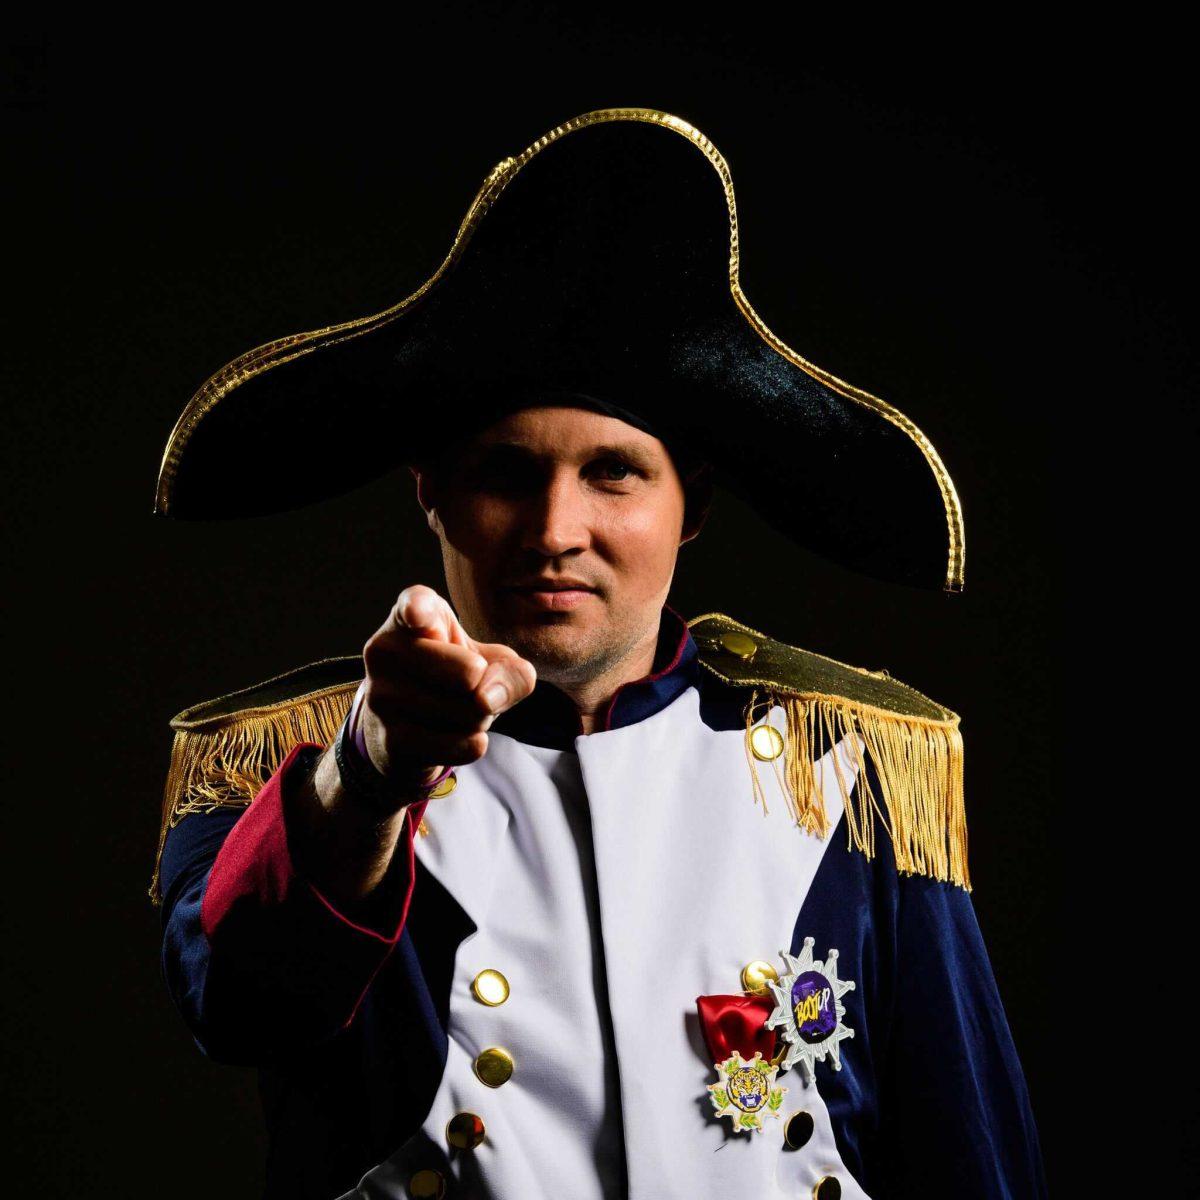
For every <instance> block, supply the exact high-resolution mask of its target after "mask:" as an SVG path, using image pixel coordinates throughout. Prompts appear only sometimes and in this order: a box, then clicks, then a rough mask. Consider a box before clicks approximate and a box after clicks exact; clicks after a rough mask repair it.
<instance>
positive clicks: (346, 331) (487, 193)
mask: <svg viewBox="0 0 1200 1200" xmlns="http://www.w3.org/2000/svg"><path fill="white" fill-rule="evenodd" d="M605 121H643V122H646V123H648V124H653V125H661V126H663V127H664V128H667V129H672V130H674V131H675V132H676V133H678V134H680V135H681V136H683V137H685V138H687V139H688V140H689V141H691V142H692V143H693V144H694V145H695V146H696V147H697V148H698V149H699V150H700V151H701V152H702V153H703V154H704V155H705V157H706V158H707V159H708V160H709V162H710V163H712V165H713V168H714V169H715V170H716V172H717V174H718V175H719V176H720V178H721V184H722V186H723V187H724V189H725V200H726V203H727V205H728V208H729V287H730V291H731V293H732V295H733V299H734V302H735V303H736V304H737V306H738V308H739V309H740V310H741V312H742V315H743V316H744V317H745V318H746V320H747V321H748V322H749V323H750V325H751V327H752V328H753V329H754V331H755V332H756V333H757V334H758V335H759V336H760V337H761V338H762V339H763V340H764V341H765V342H766V343H767V345H769V346H770V347H771V349H773V350H774V351H775V352H776V353H777V354H780V355H782V356H783V357H784V358H786V359H787V360H788V362H790V363H792V364H793V365H794V366H796V367H799V368H800V369H801V370H802V371H804V372H806V373H807V374H809V375H811V376H812V377H813V378H814V379H816V380H818V381H819V382H821V383H822V384H824V385H825V386H826V387H827V388H829V389H831V390H832V391H834V392H837V393H838V395H840V396H843V397H845V398H846V399H848V400H853V401H854V402H855V403H856V404H861V405H862V406H863V407H864V408H869V409H871V410H872V411H873V412H875V413H877V414H878V415H879V416H881V417H883V419H884V420H885V421H889V422H890V423H891V424H893V425H895V426H896V427H897V428H898V429H900V430H901V431H902V432H903V433H905V434H906V435H907V436H908V437H909V438H910V439H911V440H912V442H913V443H914V445H916V447H917V448H918V449H919V450H920V451H921V453H922V454H923V455H924V457H925V461H926V462H927V463H928V464H929V469H930V470H931V471H932V472H933V476H934V479H935V480H936V481H937V486H938V490H939V491H940V493H941V496H942V503H943V505H944V507H945V510H946V525H947V532H948V537H949V550H948V556H947V565H946V579H945V582H944V584H943V585H942V586H943V590H945V591H947V592H959V591H962V588H963V576H964V567H965V559H966V533H965V530H964V527H963V515H962V506H961V504H960V503H959V499H958V493H957V492H956V491H955V488H954V482H953V480H952V479H951V478H950V473H949V471H947V470H946V467H945V464H944V463H943V462H942V460H941V457H940V456H939V455H938V452H937V451H936V450H935V449H934V447H933V443H932V442H930V440H929V439H928V438H927V437H926V436H925V434H923V433H922V432H921V430H920V429H918V428H917V426H916V424H915V423H914V422H913V421H911V420H910V419H909V418H908V417H906V416H905V415H904V413H902V412H901V411H900V410H899V409H898V408H896V407H895V406H893V405H891V404H888V403H887V401H886V400H882V399H880V398H879V397H878V396H874V395H872V394H871V393H870V392H867V391H864V390H863V389H862V388H856V387H854V386H853V385H851V384H849V383H847V382H846V381H845V380H842V379H839V378H837V376H836V375H831V374H830V373H829V372H828V371H825V370H822V369H821V368H820V367H818V366H816V365H815V364H813V363H811V362H809V361H808V360H807V359H806V358H803V357H802V356H801V355H800V354H798V353H797V352H796V351H795V350H793V349H792V348H791V347H790V346H789V345H787V343H786V342H784V341H783V340H782V339H780V338H779V337H777V336H776V335H775V334H774V333H773V332H772V331H771V330H770V329H769V328H767V325H766V324H765V322H764V321H763V320H762V318H761V317H760V316H759V315H758V313H756V312H755V311H754V308H753V306H752V305H751V303H750V301H749V300H748V299H747V298H746V294H745V293H744V292H743V291H742V288H741V284H740V283H739V281H738V270H739V252H738V224H737V206H736V203H735V200H734V194H733V178H732V176H731V174H730V170H729V165H728V163H726V161H725V159H724V157H723V156H722V155H721V153H720V151H719V150H717V148H716V147H715V146H714V145H713V144H712V142H710V141H709V140H708V138H706V137H705V136H704V134H702V133H701V132H700V131H699V130H698V129H697V128H696V127H695V126H694V125H691V124H689V123H688V122H687V121H684V120H683V119H682V118H680V117H676V116H673V115H672V114H670V113H665V112H660V111H659V110H658V109H653V108H601V109H596V110H594V111H592V112H587V113H583V114H581V115H580V116H578V117H574V118H572V119H571V120H569V121H564V122H563V123H562V124H561V125H556V126H555V127H554V128H553V129H551V130H550V132H549V133H546V134H544V135H543V136H542V137H540V138H538V139H537V141H536V142H533V143H532V144H531V145H529V146H527V147H526V148H525V149H524V150H522V151H521V153H520V154H518V155H517V156H516V157H515V158H513V157H509V158H504V159H502V160H501V161H500V162H498V163H497V164H496V165H495V166H494V167H493V168H492V170H491V171H490V172H489V173H488V176H487V178H486V179H485V180H484V181H483V184H482V185H481V186H480V188H479V191H478V192H477V193H476V195H475V198H474V200H472V201H471V205H470V207H469V208H468V209H467V214H466V216H465V217H464V218H463V221H462V224H461V225H460V226H459V229H458V233H457V234H456V235H455V238H454V243H453V245H452V246H451V247H450V251H449V253H448V254H447V255H446V257H445V259H444V260H443V261H442V263H441V265H440V266H439V267H438V268H437V270H436V271H434V273H433V274H432V275H431V276H430V277H429V278H428V279H427V280H426V281H425V282H424V283H423V284H421V286H420V287H419V288H417V290H416V291H415V292H413V293H412V295H410V296H406V297H405V298H404V299H403V300H401V301H400V302H399V303H398V304H395V305H393V306H392V307H391V308H386V309H384V310H383V311H382V312H380V313H375V314H374V315H372V316H367V317H359V318H357V319H356V320H352V321H345V322H343V323H342V324H339V325H328V326H326V327H325V328H323V329H315V330H312V331H311V332H308V333H296V334H291V335H290V336H288V337H283V338H277V339H276V340H275V341H271V342H267V343H265V344H264V345H261V346H258V347H256V348H255V349H253V350H249V351H247V352H246V353H245V354H242V355H239V356H238V357H237V358H235V359H234V360H233V361H232V362H230V363H227V364H226V365H225V366H223V367H221V369H220V370H218V371H217V372H216V373H215V374H213V375H211V376H210V377H209V378H208V379H207V380H206V381H205V382H204V383H203V384H202V385H201V386H200V388H199V390H198V391H197V392H196V393H195V395H193V396H192V398H191V400H189V401H188V403H187V405H186V406H185V408H184V410H183V412H182V413H181V414H180V417H179V420H178V421H177V422H176V423H175V428H174V429H172V431H171V435H170V437H169V438H168V439H167V446H166V449H165V451H164V452H163V458H162V464H161V466H160V468H159V476H158V489H157V493H156V495H155V501H154V511H155V512H156V513H159V514H162V515H164V516H169V515H170V514H171V489H172V486H173V484H174V481H175V474H176V471H177V469H178V466H179V460H180V456H181V454H182V451H183V447H184V445H185V444H186V443H187V441H188V439H189V438H190V437H191V435H192V432H193V431H194V430H195V428H196V426H197V424H198V423H199V422H200V421H201V420H202V419H203V418H204V417H205V416H206V415H207V414H208V413H209V412H210V411H211V410H212V409H213V408H214V407H215V406H216V405H217V404H218V403H219V402H220V401H221V399H222V398H223V397H225V396H226V395H228V394H229V393H230V392H231V391H233V390H234V389H235V388H236V387H238V386H239V385H240V384H242V383H245V382H246V381H247V380H249V379H253V378H254V377H255V376H256V375H260V374H262V372H264V371H267V370H269V369H270V368H271V367H275V366H279V365H281V364H282V363H286V362H290V361H291V360H292V359H295V358H299V357H301V356H302V355H305V354H311V353H312V352H313V351H314V350H318V349H321V348H322V347H324V346H332V345H334V344H336V343H338V342H341V341H345V340H346V339H348V338H352V337H358V336H360V335H362V334H364V333H370V332H373V331H374V330H376V329H379V328H380V327H381V326H384V325H387V324H389V323H390V322H391V321H394V320H395V319H396V318H397V317H399V316H400V315H402V314H403V313H404V312H406V311H407V310H408V309H409V308H411V307H412V305H413V304H414V303H416V302H417V301H418V300H419V299H420V298H421V297H422V296H424V295H425V293H426V292H428V291H429V289H430V288H431V287H433V285H434V284H435V283H436V282H437V281H438V280H439V279H440V278H441V277H442V276H443V275H444V274H445V273H446V271H448V270H449V269H450V267H451V266H452V265H453V264H454V263H455V262H456V261H457V260H458V258H459V257H460V256H461V255H462V252H463V249H464V248H465V246H466V244H467V242H469V241H470V239H471V235H472V234H473V233H474V231H475V227H476V226H477V225H478V224H479V222H480V220H482V218H483V215H484V213H486V212H487V210H488V209H489V208H490V207H491V205H492V204H493V202H494V201H495V199H496V197H497V196H499V195H500V193H501V192H502V191H503V190H504V188H505V187H506V186H507V185H508V183H509V181H510V180H511V179H513V178H514V176H516V174H517V173H518V172H519V171H520V170H521V168H522V167H523V166H524V165H525V164H526V163H527V162H529V161H530V159H532V158H533V157H534V156H535V155H536V154H538V153H540V152H541V151H542V150H544V149H545V148H546V147H547V146H549V145H550V144H551V143H552V142H556V141H558V140H559V138H561V137H564V136H566V135H567V134H569V133H573V132H575V131H576V130H577V129H584V128H586V127H587V126H589V125H596V124H599V123H601V122H605Z"/></svg>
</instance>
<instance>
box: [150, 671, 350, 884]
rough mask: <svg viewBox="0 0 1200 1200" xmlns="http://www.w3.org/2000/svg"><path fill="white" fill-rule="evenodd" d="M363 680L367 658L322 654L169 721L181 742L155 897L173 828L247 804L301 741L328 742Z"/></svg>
mask: <svg viewBox="0 0 1200 1200" xmlns="http://www.w3.org/2000/svg"><path fill="white" fill-rule="evenodd" d="M362 678H363V661H362V656H361V655H347V656H345V657H342V658H322V659H320V660H319V661H317V662H314V663H309V664H308V665H307V666H303V667H296V668H295V669H294V670H291V671H285V672H284V673H283V674H282V675H274V676H272V677H271V678H270V679H265V680H263V681H262V682H261V683H256V684H254V685H252V686H251V687H247V688H242V689H241V690H240V691H236V692H231V693H230V694H229V695H227V696H219V697H217V699H215V700H205V701H202V702H201V703H200V704H193V705H192V706H191V707H190V708H185V709H184V710H183V712H181V713H179V714H178V715H176V716H174V717H172V718H171V728H172V729H173V730H174V731H175V741H174V744H173V745H172V748H171V764H170V767H169V768H168V770H167V782H166V787H165V788H164V790H163V809H162V829H161V831H160V833H159V837H158V850H157V852H156V853H155V856H154V878H153V879H152V880H151V881H150V899H151V900H153V901H154V903H155V904H159V903H161V901H162V895H161V891H160V888H159V878H158V876H159V865H160V863H161V861H162V852H163V845H164V844H165V843H166V840H167V831H168V830H170V829H173V828H174V827H175V826H176V825H178V824H179V822H180V821H182V820H183V818H184V817H186V816H188V815H189V814H190V813H208V812H212V811H213V810H214V809H217V808H222V807H230V808H244V807H245V806H246V805H248V804H249V803H250V801H251V800H253V799H254V797H255V796H256V795H257V794H258V791H259V789H260V788H261V787H262V786H263V784H264V783H266V782H267V780H268V779H270V778H271V776H272V775H274V774H275V772H276V771H277V770H278V769H279V766H280V764H282V762H283V760H284V759H285V758H287V756H288V753H289V751H290V750H291V749H292V747H293V746H295V745H296V743H297V742H319V743H321V744H322V745H326V746H328V745H330V744H331V743H332V742H333V739H334V738H335V737H337V731H338V729H339V727H340V726H341V724H342V721H344V720H345V718H346V714H347V713H348V712H349V711H350V705H351V703H352V702H353V700H354V693H355V692H356V691H358V685H359V684H360V683H361V682H362Z"/></svg>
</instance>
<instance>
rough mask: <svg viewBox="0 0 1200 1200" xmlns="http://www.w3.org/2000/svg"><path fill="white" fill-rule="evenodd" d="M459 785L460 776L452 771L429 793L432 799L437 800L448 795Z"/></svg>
mask: <svg viewBox="0 0 1200 1200" xmlns="http://www.w3.org/2000/svg"><path fill="white" fill-rule="evenodd" d="M456 787H458V776H457V775H456V774H455V773H454V772H453V771H451V772H450V774H449V775H447V776H446V778H445V779H443V780H442V782H441V783H439V784H438V785H437V787H435V788H434V789H433V791H432V792H430V793H429V798H430V799H431V800H437V799H439V798H440V797H442V796H448V795H450V793H451V792H452V791H454V789H455V788H456Z"/></svg>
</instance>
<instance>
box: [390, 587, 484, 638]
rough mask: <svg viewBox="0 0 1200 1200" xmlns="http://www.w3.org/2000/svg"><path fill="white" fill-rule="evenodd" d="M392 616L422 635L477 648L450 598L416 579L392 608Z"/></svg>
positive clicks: (399, 624) (396, 621)
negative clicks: (453, 607)
mask: <svg viewBox="0 0 1200 1200" xmlns="http://www.w3.org/2000/svg"><path fill="white" fill-rule="evenodd" d="M392 619H393V621H394V623H395V624H396V625H397V626H399V627H400V628H402V629H408V630H411V631H412V632H413V633H415V634H417V635H418V636H419V637H431V638H434V639H435V640H438V641H443V642H450V643H452V644H453V645H456V646H466V647H467V648H468V649H474V648H475V643H474V642H473V640H472V639H471V638H470V637H469V636H468V635H467V632H466V630H465V629H463V627H462V626H461V625H460V624H459V622H458V617H457V616H455V614H454V610H453V609H452V608H451V607H450V603H449V601H447V600H446V599H445V598H444V597H443V596H441V595H439V594H438V593H437V592H435V591H434V590H433V588H431V587H428V586H426V585H425V584H423V583H415V584H413V585H412V586H411V587H406V588H405V589H404V591H402V592H401V593H400V595H399V596H398V597H397V598H396V603H395V606H394V607H393V609H392Z"/></svg>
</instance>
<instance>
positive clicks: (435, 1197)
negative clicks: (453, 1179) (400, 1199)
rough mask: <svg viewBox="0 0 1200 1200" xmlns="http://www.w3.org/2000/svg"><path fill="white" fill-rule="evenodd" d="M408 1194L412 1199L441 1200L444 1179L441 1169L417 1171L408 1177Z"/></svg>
mask: <svg viewBox="0 0 1200 1200" xmlns="http://www.w3.org/2000/svg"><path fill="white" fill-rule="evenodd" d="M408 1194H409V1195H410V1196H411V1197H412V1200H441V1197H442V1196H444V1195H445V1194H446V1180H445V1179H444V1178H443V1177H442V1173H441V1171H417V1172H415V1173H414V1174H412V1175H410V1176H409V1177H408Z"/></svg>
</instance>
